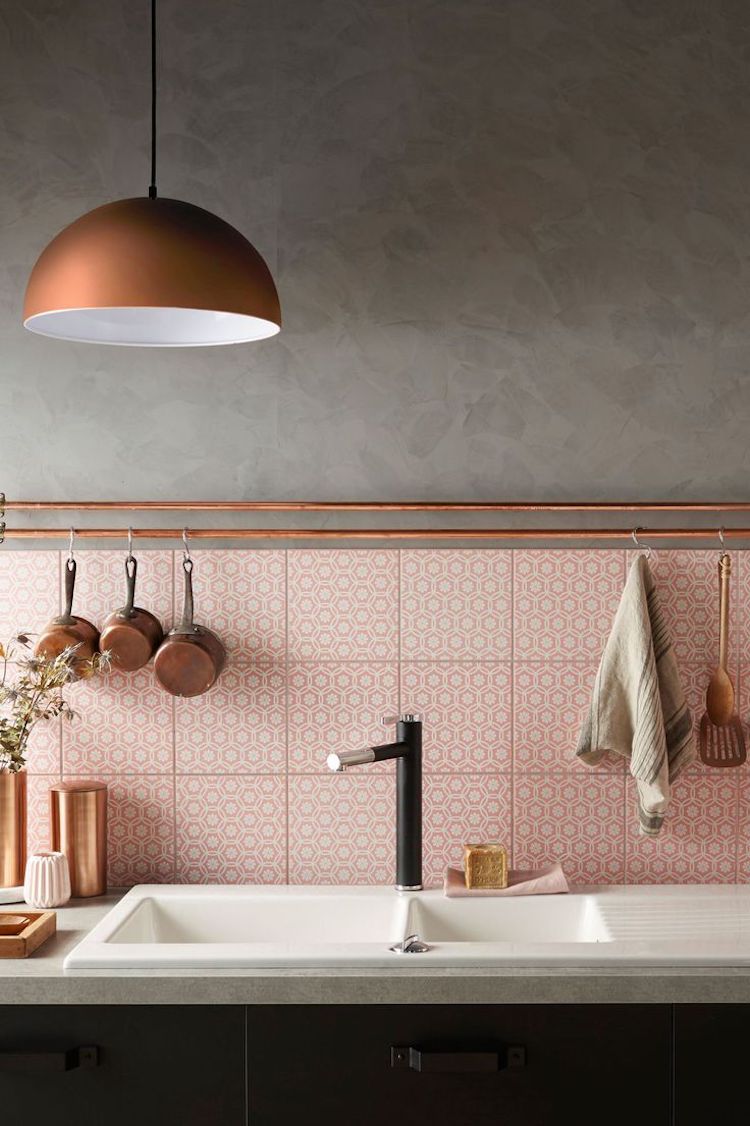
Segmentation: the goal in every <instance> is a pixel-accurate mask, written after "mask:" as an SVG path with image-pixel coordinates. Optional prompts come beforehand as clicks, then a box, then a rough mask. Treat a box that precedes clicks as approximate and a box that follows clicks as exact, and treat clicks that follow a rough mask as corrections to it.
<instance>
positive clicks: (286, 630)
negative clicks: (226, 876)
mask: <svg viewBox="0 0 750 1126" xmlns="http://www.w3.org/2000/svg"><path fill="white" fill-rule="evenodd" d="M284 743H285V749H286V762H285V769H284V799H285V800H284V836H285V840H284V857H285V882H286V883H287V884H288V883H289V876H290V869H291V856H290V845H289V828H290V817H289V775H290V771H289V549H288V548H284Z"/></svg>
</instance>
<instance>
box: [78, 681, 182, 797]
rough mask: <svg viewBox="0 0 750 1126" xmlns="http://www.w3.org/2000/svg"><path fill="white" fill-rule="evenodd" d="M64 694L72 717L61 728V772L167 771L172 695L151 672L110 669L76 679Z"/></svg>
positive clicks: (170, 754)
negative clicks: (165, 690) (104, 672)
mask: <svg viewBox="0 0 750 1126" xmlns="http://www.w3.org/2000/svg"><path fill="white" fill-rule="evenodd" d="M65 693H66V698H67V700H68V702H69V704H70V706H71V707H72V709H73V711H74V713H75V714H74V716H73V717H72V719H70V720H67V719H66V720H64V721H63V724H62V757H63V769H64V770H65V771H66V773H68V774H89V775H92V774H93V775H97V774H100V773H105V774H132V773H134V772H137V771H143V772H144V773H145V774H171V773H172V771H173V769H174V749H173V743H174V729H173V718H172V697H171V696H169V695H168V694H167V693H166V692H164V690H163V689H162V688H160V687H159V685H158V684H157V683H156V681H155V680H154V675H153V671H152V669H150V668H145V669H140V670H139V671H138V672H133V673H126V672H120V671H118V670H116V669H113V670H112V671H111V672H109V673H107V674H104V675H102V676H97V677H92V678H91V679H90V680H80V681H78V682H77V683H76V684H72V685H70V687H68V688H66V690H65Z"/></svg>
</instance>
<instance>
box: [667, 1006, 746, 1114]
mask: <svg viewBox="0 0 750 1126" xmlns="http://www.w3.org/2000/svg"><path fill="white" fill-rule="evenodd" d="M748 1022H750V1005H677V1006H676V1007H675V1050H674V1068H675V1119H674V1120H675V1124H676V1126H707V1123H712V1122H714V1121H716V1120H720V1121H722V1122H743V1121H746V1120H747V1117H748V1110H747V1102H748V1094H747V1069H748V1059H749V1058H750V1056H749V1054H748V1053H749V1050H750V1035H749V1034H748V1028H749V1025H748Z"/></svg>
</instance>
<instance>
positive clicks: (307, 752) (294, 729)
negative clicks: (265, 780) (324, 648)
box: [288, 661, 399, 774]
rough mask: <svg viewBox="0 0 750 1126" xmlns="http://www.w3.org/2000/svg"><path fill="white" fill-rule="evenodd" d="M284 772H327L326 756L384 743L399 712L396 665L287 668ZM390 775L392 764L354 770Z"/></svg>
mask: <svg viewBox="0 0 750 1126" xmlns="http://www.w3.org/2000/svg"><path fill="white" fill-rule="evenodd" d="M288 684H289V769H290V770H291V771H302V772H313V773H318V774H325V773H326V772H327V767H326V757H327V755H329V754H330V753H331V751H338V750H357V749H358V748H359V747H366V746H370V745H372V744H377V743H387V742H388V741H389V739H390V738H391V734H392V732H391V730H390V729H388V728H385V727H383V724H382V719H383V717H384V716H388V715H393V714H395V713H397V712H398V711H399V702H398V665H397V664H396V662H395V661H394V662H384V661H376V662H337V661H315V662H304V663H299V662H295V663H294V664H292V665H290V668H289V677H288ZM354 769H355V770H357V771H359V772H361V771H365V770H367V771H371V770H377V771H392V770H393V763H392V762H391V763H389V762H383V763H377V764H375V765H374V766H367V767H355V768H354Z"/></svg>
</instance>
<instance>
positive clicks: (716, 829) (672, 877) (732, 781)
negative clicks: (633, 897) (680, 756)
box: [626, 769, 746, 884]
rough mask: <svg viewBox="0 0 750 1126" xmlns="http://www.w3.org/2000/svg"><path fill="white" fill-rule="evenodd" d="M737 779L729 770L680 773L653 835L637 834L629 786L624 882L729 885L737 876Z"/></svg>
mask: <svg viewBox="0 0 750 1126" xmlns="http://www.w3.org/2000/svg"><path fill="white" fill-rule="evenodd" d="M742 773H743V774H745V773H746V771H744V770H743V771H742ZM739 775H740V771H739V770H732V769H730V770H713V771H706V772H705V773H703V774H697V775H696V774H692V773H689V772H686V773H683V774H682V775H680V777H679V778H677V779H676V781H675V783H674V786H673V788H672V795H671V800H670V804H669V809H668V811H667V815H666V818H665V820H664V824H663V826H662V829H661V832H660V833H659V835H658V837H644V836H642V835H641V834H640V833H639V831H638V809H637V802H636V796H635V786H634V784H633V783H632V782H629V784H628V813H627V823H626V855H627V867H626V875H627V881H628V883H632V884H687V883H697V884H723V883H732V882H733V881H734V880H735V879H736V878H737V874H736V873H737V845H738V838H737V827H738V818H739V793H740V778H739Z"/></svg>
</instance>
